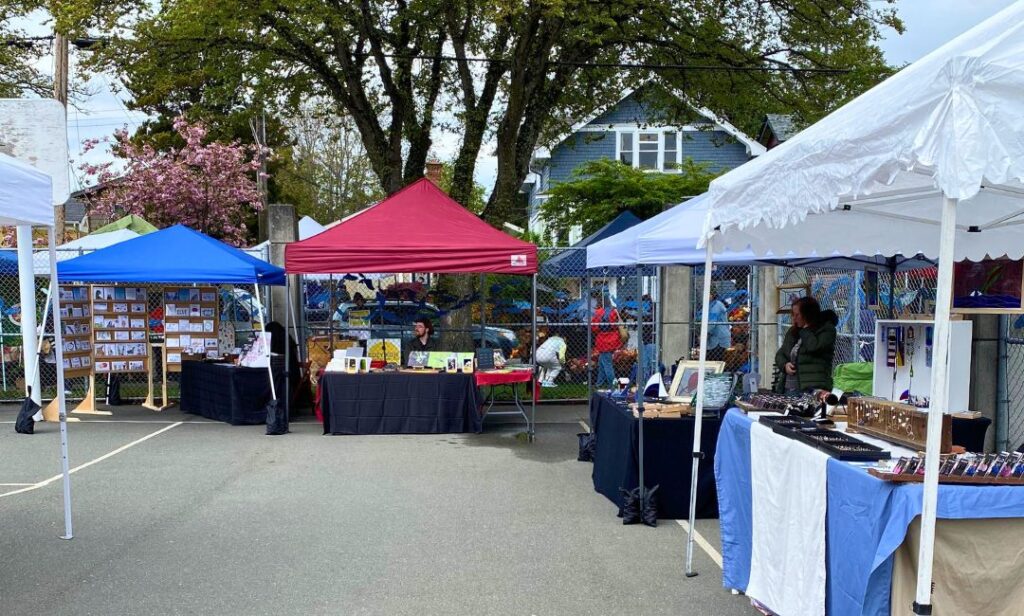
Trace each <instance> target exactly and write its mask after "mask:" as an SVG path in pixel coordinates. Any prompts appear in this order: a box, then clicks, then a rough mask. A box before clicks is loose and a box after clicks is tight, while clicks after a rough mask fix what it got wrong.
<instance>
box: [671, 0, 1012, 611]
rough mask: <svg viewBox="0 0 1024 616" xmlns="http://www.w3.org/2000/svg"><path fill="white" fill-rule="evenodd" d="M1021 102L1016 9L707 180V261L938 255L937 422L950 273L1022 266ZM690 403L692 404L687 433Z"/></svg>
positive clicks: (924, 532)
mask: <svg viewBox="0 0 1024 616" xmlns="http://www.w3.org/2000/svg"><path fill="white" fill-rule="evenodd" d="M1022 94H1024V3H1022V2H1018V3H1016V4H1014V5H1013V6H1011V7H1009V8H1007V9H1005V10H1004V11H1002V12H1001V13H999V14H997V15H996V16H994V17H992V18H991V19H989V20H987V21H986V22H984V23H982V24H980V25H979V26H977V27H975V28H974V29H972V30H970V31H969V32H967V33H965V34H964V35H962V36H960V37H958V38H957V39H955V40H954V41H952V42H950V43H948V44H947V45H945V46H943V47H941V48H940V49H938V50H936V51H934V52H932V53H931V54H929V55H928V56H926V57H925V58H923V59H921V60H919V61H918V62H916V63H914V64H913V65H911V66H909V67H907V68H906V69H904V70H902V71H900V72H899V73H898V74H896V75H894V76H893V77H891V78H890V79H888V80H886V81H885V82H883V83H881V84H879V85H878V86H876V87H875V88H873V89H871V90H870V91H868V92H866V93H864V94H863V95H861V96H860V97H858V98H856V99H855V100H853V101H851V102H850V103H848V104H847V105H845V106H844V107H842V108H841V109H839V110H837V111H836V112H834V113H832V114H831V115H829V116H828V117H826V118H824V119H823V120H821V121H820V122H818V123H817V124H815V125H814V126H811V127H809V128H807V129H806V130H804V131H803V132H801V133H800V134H798V135H797V136H796V137H794V138H792V139H790V140H789V141H787V142H785V143H784V144H783V145H781V146H779V147H777V148H775V149H773V150H771V151H769V152H768V153H767V154H765V155H763V156H761V157H760V158H758V159H756V160H753V161H751V162H749V163H747V164H745V165H743V166H742V167H739V168H737V169H735V170H733V171H731V172H730V173H728V174H726V175H724V176H722V177H720V178H718V179H716V180H715V181H713V182H712V183H711V187H710V190H709V191H708V210H709V212H708V217H707V220H706V221H705V224H704V237H705V240H706V248H707V259H708V261H709V262H710V260H711V258H712V254H713V252H714V251H719V250H727V249H731V250H746V249H749V250H751V251H752V252H753V253H754V254H755V255H764V254H769V253H775V252H777V251H779V250H795V251H797V252H806V251H809V250H816V251H839V252H846V251H850V250H856V251H857V252H862V253H867V254H875V253H878V254H884V255H895V254H903V255H913V254H915V253H922V254H924V255H925V256H928V257H936V256H937V257H938V267H939V274H938V285H939V286H938V297H937V307H936V314H935V347H934V349H935V350H934V357H935V358H936V359H935V364H934V366H935V368H934V372H933V377H932V384H931V408H933V409H936V410H940V411H941V410H944V409H945V408H946V400H947V388H948V385H947V374H948V348H949V343H948V341H949V314H950V305H951V295H952V293H951V285H952V264H953V261H954V260H956V259H962V258H971V259H980V258H982V257H985V256H990V257H1000V256H1004V255H1005V256H1008V257H1010V258H1015V259H1018V258H1021V257H1024V185H1022V183H1021V182H1022V180H1024V128H1022V127H1024V97H1022ZM708 282H709V280H708V279H705V281H704V293H705V301H707V295H708V288H709V287H708ZM703 336H706V323H702V340H706V338H704V337H703ZM703 360H704V356H703V353H702V355H701V361H703ZM701 374H703V371H701ZM701 386H702V385H701ZM701 404H702V395H699V396H698V410H697V421H698V423H699V422H700V417H701V414H700V413H701ZM941 424H942V417H941V414H940V413H938V412H936V413H932V414H931V415H930V416H929V422H928V434H927V443H928V445H927V454H928V455H927V464H926V470H925V489H924V502H923V509H922V523H921V542H920V554H919V559H918V563H919V564H918V580H917V594H916V601H915V606H914V611H915V613H918V614H923V613H930V607H931V606H930V603H931V591H930V589H931V580H932V551H933V543H934V533H935V514H936V502H937V493H938V455H937V451H938V444H939V438H940V430H941ZM698 434H699V430H698ZM694 447H695V449H697V448H698V447H699V441H696V442H695V444H694ZM690 541H691V544H692V537H691V539H690ZM688 568H689V563H688Z"/></svg>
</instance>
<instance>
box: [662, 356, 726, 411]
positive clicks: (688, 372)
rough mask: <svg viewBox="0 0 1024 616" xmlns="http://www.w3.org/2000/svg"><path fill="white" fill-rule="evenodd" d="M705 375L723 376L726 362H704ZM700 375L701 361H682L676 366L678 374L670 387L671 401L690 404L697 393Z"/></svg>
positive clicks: (673, 378)
mask: <svg viewBox="0 0 1024 616" xmlns="http://www.w3.org/2000/svg"><path fill="white" fill-rule="evenodd" d="M704 365H705V374H721V373H722V372H724V371H725V362H724V361H709V362H704ZM699 374H700V362H699V361H686V360H684V361H681V362H679V363H678V364H677V365H676V373H675V375H674V376H673V377H672V386H671V387H669V390H668V395H669V400H677V401H682V402H689V401H690V400H691V399H692V398H693V395H694V394H695V393H697V380H698V376H699Z"/></svg>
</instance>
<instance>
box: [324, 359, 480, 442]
mask: <svg viewBox="0 0 1024 616" xmlns="http://www.w3.org/2000/svg"><path fill="white" fill-rule="evenodd" d="M318 393H319V396H320V405H321V410H322V412H323V422H324V434H437V433H450V432H480V430H481V429H482V424H483V422H482V419H481V415H480V411H479V404H478V402H477V389H476V381H475V379H474V376H473V375H472V374H462V373H456V374H447V373H434V372H431V373H425V374H414V373H409V372H371V373H369V374H347V373H339V372H325V373H324V374H323V376H321V377H320V382H319V392H318Z"/></svg>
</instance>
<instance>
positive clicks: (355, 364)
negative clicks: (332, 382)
mask: <svg viewBox="0 0 1024 616" xmlns="http://www.w3.org/2000/svg"><path fill="white" fill-rule="evenodd" d="M345 372H348V373H349V374H355V373H357V372H359V358H358V357H346V358H345Z"/></svg>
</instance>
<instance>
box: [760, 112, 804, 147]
mask: <svg viewBox="0 0 1024 616" xmlns="http://www.w3.org/2000/svg"><path fill="white" fill-rule="evenodd" d="M764 121H765V124H767V125H768V128H770V129H771V131H772V133H774V134H775V138H776V139H778V140H779V141H780V142H782V141H786V140H787V139H789V138H790V137H792V136H793V135H795V134H797V132H799V131H798V130H797V127H796V123H795V122H794V121H793V116H792V115H789V114H783V113H769V114H766V115H765V116H764Z"/></svg>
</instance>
